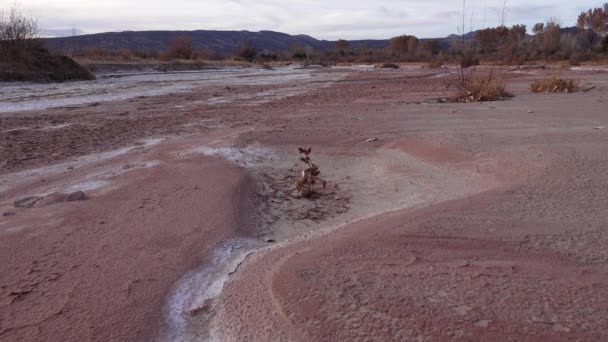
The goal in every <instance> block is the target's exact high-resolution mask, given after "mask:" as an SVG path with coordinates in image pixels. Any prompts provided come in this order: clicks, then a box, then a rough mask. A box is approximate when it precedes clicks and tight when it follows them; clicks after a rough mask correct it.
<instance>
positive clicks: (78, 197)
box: [65, 191, 87, 202]
mask: <svg viewBox="0 0 608 342" xmlns="http://www.w3.org/2000/svg"><path fill="white" fill-rule="evenodd" d="M85 199H87V195H85V193H84V192H82V191H75V192H72V193H71V194H69V195H68V197H67V198H66V199H65V201H66V202H74V201H84V200H85Z"/></svg>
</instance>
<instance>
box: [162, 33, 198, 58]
mask: <svg viewBox="0 0 608 342" xmlns="http://www.w3.org/2000/svg"><path fill="white" fill-rule="evenodd" d="M193 52H194V49H193V48H192V39H190V38H188V37H177V38H175V39H174V40H173V42H172V43H171V46H169V49H167V51H166V52H165V53H164V54H163V55H162V57H161V58H162V59H164V60H172V59H190V58H192V54H193Z"/></svg>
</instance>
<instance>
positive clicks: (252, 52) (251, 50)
mask: <svg viewBox="0 0 608 342" xmlns="http://www.w3.org/2000/svg"><path fill="white" fill-rule="evenodd" d="M234 54H235V55H236V56H237V57H238V58H240V59H244V60H246V61H247V62H249V63H251V62H253V61H254V60H255V57H256V56H257V55H258V50H257V49H256V48H255V46H254V45H253V43H252V42H245V43H244V44H242V45H241V46H239V47H238V48H237V49H236V51H235V52H234Z"/></svg>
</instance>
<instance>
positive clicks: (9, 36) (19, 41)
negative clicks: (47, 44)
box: [0, 6, 41, 64]
mask: <svg viewBox="0 0 608 342" xmlns="http://www.w3.org/2000/svg"><path fill="white" fill-rule="evenodd" d="M40 46H41V41H40V27H39V25H38V21H37V20H36V19H35V18H33V17H31V16H26V15H23V14H22V13H21V12H19V10H18V8H17V6H14V7H12V8H11V9H9V10H8V11H3V10H0V61H2V62H5V63H8V64H11V63H12V62H13V61H16V60H18V59H19V58H23V57H24V56H28V55H31V53H32V52H33V50H35V49H37V48H40Z"/></svg>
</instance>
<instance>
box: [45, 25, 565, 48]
mask: <svg viewBox="0 0 608 342" xmlns="http://www.w3.org/2000/svg"><path fill="white" fill-rule="evenodd" d="M576 30H577V29H576V28H575V27H574V28H565V29H563V31H565V32H568V33H573V32H575V31H576ZM475 34H476V32H469V33H467V34H466V35H465V38H466V39H473V38H474V37H475ZM178 37H188V38H190V39H191V40H192V44H193V46H194V48H196V49H205V50H209V51H215V52H218V53H220V54H232V53H233V52H234V51H235V49H236V48H237V47H238V46H240V45H242V44H243V43H245V42H251V43H252V44H253V45H254V46H255V47H256V49H258V50H265V49H267V50H274V51H278V50H286V49H289V48H290V47H292V46H294V45H300V46H302V47H306V46H310V47H312V48H314V49H317V50H322V51H328V50H331V49H333V48H334V47H335V41H329V40H319V39H315V38H313V37H310V36H307V35H289V34H286V33H281V32H273V31H260V32H250V31H209V30H200V31H125V32H107V33H96V34H87V35H78V36H73V37H60V38H47V39H46V41H47V43H48V46H49V48H51V49H52V50H67V49H75V50H85V49H91V48H102V49H107V50H118V49H123V48H128V49H132V50H154V51H164V50H166V49H167V48H168V47H169V46H170V44H171V42H173V40H174V39H175V38H178ZM460 38H461V36H459V35H455V34H453V35H450V36H448V37H445V38H439V41H440V44H441V45H443V46H448V45H449V44H450V42H451V41H453V40H455V39H460ZM423 40H425V39H423ZM349 43H350V46H351V47H357V46H367V47H368V48H371V49H381V48H385V47H387V46H388V43H389V40H388V39H377V40H374V39H368V40H351V41H349Z"/></svg>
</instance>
